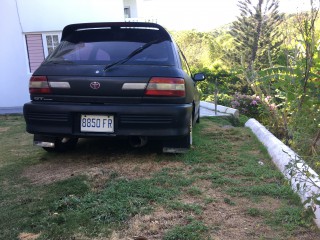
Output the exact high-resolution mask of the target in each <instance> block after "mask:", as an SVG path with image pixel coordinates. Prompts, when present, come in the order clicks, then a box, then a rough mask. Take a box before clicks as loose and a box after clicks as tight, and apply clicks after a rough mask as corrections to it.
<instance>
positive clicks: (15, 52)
mask: <svg viewBox="0 0 320 240" xmlns="http://www.w3.org/2000/svg"><path fill="white" fill-rule="evenodd" d="M0 16H1V19H2V20H1V21H0V29H1V35H0V53H1V54H0V69H1V71H0V107H15V106H21V105H22V104H23V103H24V102H26V101H28V99H29V94H28V75H27V71H28V62H27V59H26V48H25V44H24V43H25V40H24V36H23V34H22V29H21V27H20V23H19V18H18V14H17V11H16V4H15V1H14V0H1V2H0Z"/></svg>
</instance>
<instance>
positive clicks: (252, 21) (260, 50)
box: [230, 0, 283, 91]
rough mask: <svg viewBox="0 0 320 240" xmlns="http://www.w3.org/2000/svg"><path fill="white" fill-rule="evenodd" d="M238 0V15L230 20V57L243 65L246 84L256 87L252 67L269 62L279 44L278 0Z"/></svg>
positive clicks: (261, 66) (271, 61)
mask: <svg viewBox="0 0 320 240" xmlns="http://www.w3.org/2000/svg"><path fill="white" fill-rule="evenodd" d="M254 1H255V0H239V2H238V6H239V9H240V12H241V13H240V16H239V17H237V21H235V22H233V24H232V26H231V30H230V34H231V35H232V36H233V37H234V42H235V51H234V53H233V59H234V60H235V62H237V63H238V65H240V66H241V67H242V68H243V69H244V77H245V79H246V80H247V82H248V84H249V85H251V87H252V88H254V89H253V90H254V91H258V90H259V88H258V87H257V86H256V84H254V83H255V80H256V77H255V70H260V69H262V68H264V67H267V66H270V65H273V62H274V61H275V57H276V56H277V54H278V52H279V51H280V45H281V44H282V39H281V33H280V31H279V25H280V24H281V22H282V20H283V15H282V14H280V13H279V11H278V7H279V1H278V0H256V1H255V2H254Z"/></svg>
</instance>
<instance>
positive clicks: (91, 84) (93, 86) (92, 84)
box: [90, 82, 100, 90]
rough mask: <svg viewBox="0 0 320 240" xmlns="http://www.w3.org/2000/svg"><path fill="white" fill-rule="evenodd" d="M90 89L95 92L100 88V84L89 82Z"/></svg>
mask: <svg viewBox="0 0 320 240" xmlns="http://www.w3.org/2000/svg"><path fill="white" fill-rule="evenodd" d="M90 87H91V88H92V89H94V90H97V89H99V88H100V83H99V82H91V83H90Z"/></svg>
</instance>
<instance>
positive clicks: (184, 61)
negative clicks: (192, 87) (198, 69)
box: [179, 50, 191, 76]
mask: <svg viewBox="0 0 320 240" xmlns="http://www.w3.org/2000/svg"><path fill="white" fill-rule="evenodd" d="M179 56H180V61H181V65H182V69H183V70H184V71H185V72H186V73H187V74H188V75H189V76H191V71H190V69H189V65H188V63H187V60H186V58H185V56H184V55H183V53H182V52H181V51H180V50H179Z"/></svg>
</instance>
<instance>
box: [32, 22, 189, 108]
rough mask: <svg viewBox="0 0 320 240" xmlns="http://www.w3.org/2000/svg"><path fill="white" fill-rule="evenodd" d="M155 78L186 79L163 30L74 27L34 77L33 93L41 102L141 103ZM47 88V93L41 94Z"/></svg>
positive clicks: (137, 25)
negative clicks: (150, 82)
mask: <svg viewBox="0 0 320 240" xmlns="http://www.w3.org/2000/svg"><path fill="white" fill-rule="evenodd" d="M153 77H157V78H183V72H182V71H181V69H179V68H177V66H176V60H175V53H174V46H173V43H172V40H171V38H170V36H169V34H168V33H167V32H166V30H164V29H163V28H162V27H161V26H159V25H157V24H150V23H104V24H102V23H96V24H95V23H91V24H75V25H69V26H67V27H66V28H65V29H64V31H63V34H62V39H61V43H60V45H59V46H58V47H57V49H56V50H55V51H54V52H53V53H52V54H51V55H50V56H49V57H48V58H47V59H46V60H45V62H44V63H43V64H42V65H41V66H40V67H39V68H38V69H37V71H35V73H34V74H33V77H32V78H31V83H30V86H31V89H30V93H31V99H32V100H39V99H40V100H41V101H43V100H48V101H60V102H83V103H110V102H119V103H124V102H126V103H139V102H141V101H142V100H143V98H144V97H145V93H146V88H147V84H148V83H149V81H150V80H151V79H152V78H153ZM165 81H167V80H165ZM46 82H47V83H46ZM46 84H47V87H48V88H49V89H48V90H44V91H42V90H41V91H39V90H38V89H37V88H38V87H39V86H41V87H43V86H45V85H46ZM179 84H180V85H181V83H179ZM43 95H45V98H41V96H43ZM173 97H178V98H179V97H180V98H181V96H179V94H178V95H177V96H173Z"/></svg>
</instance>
